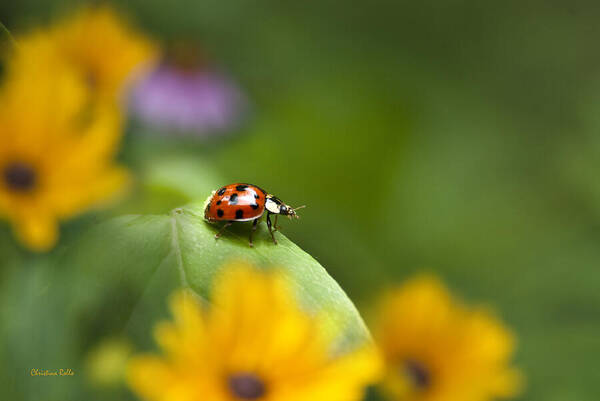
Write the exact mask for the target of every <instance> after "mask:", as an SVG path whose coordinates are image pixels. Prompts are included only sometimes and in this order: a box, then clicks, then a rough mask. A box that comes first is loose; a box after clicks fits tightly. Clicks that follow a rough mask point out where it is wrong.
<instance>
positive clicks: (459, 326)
mask: <svg viewBox="0 0 600 401" xmlns="http://www.w3.org/2000/svg"><path fill="white" fill-rule="evenodd" d="M379 312H380V313H379V319H378V322H377V323H378V324H377V326H376V330H375V337H376V340H377V342H378V343H379V345H380V348H381V350H382V353H383V354H384V357H385V359H386V365H387V368H386V374H385V378H384V379H383V381H382V383H381V389H382V392H383V393H384V394H385V395H387V396H388V398H389V399H392V400H406V401H484V400H490V399H493V398H496V397H510V396H513V395H516V394H517V393H518V391H519V388H520V374H519V372H518V371H517V370H515V369H514V368H512V367H510V366H509V362H510V358H511V356H512V353H513V350H514V338H513V336H512V334H511V333H510V331H508V329H506V328H505V327H504V325H503V324H502V322H500V321H499V320H498V319H497V318H495V317H494V316H493V315H492V314H491V313H489V312H488V311H486V310H483V309H478V308H469V307H467V306H465V305H462V304H460V303H459V302H457V301H456V300H455V299H453V298H452V296H451V294H450V293H449V292H448V290H447V289H446V288H445V287H444V286H443V285H442V283H441V282H439V281H438V280H437V279H436V278H434V277H431V276H420V277H416V278H414V279H412V280H409V281H408V282H407V283H405V284H404V285H403V286H401V287H400V288H397V289H395V290H393V291H392V292H391V293H390V294H388V295H387V296H386V297H384V300H383V302H382V305H381V307H380V309H379Z"/></svg>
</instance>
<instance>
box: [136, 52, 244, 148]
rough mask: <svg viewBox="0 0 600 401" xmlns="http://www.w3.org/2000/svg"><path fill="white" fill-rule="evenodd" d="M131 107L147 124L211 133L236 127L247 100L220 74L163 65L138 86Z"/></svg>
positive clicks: (198, 133) (204, 134) (203, 134)
mask: <svg viewBox="0 0 600 401" xmlns="http://www.w3.org/2000/svg"><path fill="white" fill-rule="evenodd" d="M130 108H131V111H132V112H133V113H134V114H135V115H136V116H137V118H138V119H139V120H140V121H141V122H142V123H143V124H145V125H149V126H152V127H157V128H159V129H167V130H171V131H177V132H179V133H194V134H197V135H201V136H208V135H210V134H213V133H220V132H223V131H225V130H228V129H231V128H233V127H234V126H235V125H236V124H237V123H238V122H239V120H240V119H241V117H242V115H243V114H244V112H245V109H246V102H245V99H244V97H243V95H242V94H241V92H240V90H239V89H238V88H237V87H236V86H235V85H234V84H233V83H232V82H231V81H230V80H228V79H227V78H226V77H225V76H224V75H222V74H220V73H217V72H215V71H209V70H206V69H193V70H190V69H181V68H178V67H176V66H172V65H169V64H161V65H159V66H158V67H157V68H156V69H154V70H153V71H151V72H150V73H149V74H148V75H146V76H145V77H142V78H141V79H140V80H139V81H138V82H137V83H136V84H135V85H134V87H133V88H132V92H131V98H130Z"/></svg>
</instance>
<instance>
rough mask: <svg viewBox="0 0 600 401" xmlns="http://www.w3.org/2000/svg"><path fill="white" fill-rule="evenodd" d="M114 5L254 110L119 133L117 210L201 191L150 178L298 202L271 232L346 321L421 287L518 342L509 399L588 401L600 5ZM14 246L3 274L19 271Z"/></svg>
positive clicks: (594, 395) (598, 321)
mask: <svg viewBox="0 0 600 401" xmlns="http://www.w3.org/2000/svg"><path fill="white" fill-rule="evenodd" d="M74 4H76V3H73V2H64V1H43V2H42V1H35V0H21V1H19V2H2V4H0V21H2V22H4V23H5V25H6V26H8V27H9V28H10V29H12V30H19V29H22V28H26V27H28V26H30V25H32V24H36V23H39V22H40V21H44V20H47V19H48V18H50V16H52V15H54V14H56V13H60V11H61V10H67V9H69V8H71V7H73V5H74ZM118 5H119V6H121V7H122V8H123V9H124V10H126V11H128V12H129V13H130V14H131V15H132V16H133V17H134V18H135V19H136V20H137V22H138V23H139V24H140V25H141V26H142V27H144V28H145V29H146V30H147V31H148V32H150V33H151V34H153V35H154V36H155V37H157V38H162V39H168V38H180V37H186V38H191V39H194V40H198V41H199V43H201V44H202V46H203V47H204V49H205V50H206V52H207V54H209V55H210V57H211V58H212V59H213V60H215V61H216V62H217V63H218V64H219V65H220V66H221V67H222V68H223V69H224V70H226V71H228V72H229V73H230V74H231V75H232V76H233V77H234V79H235V80H237V82H238V83H239V84H240V86H241V87H242V88H243V90H244V91H245V93H246V94H247V96H248V98H249V100H250V102H251V106H252V115H251V118H250V119H249V121H247V122H246V123H245V124H244V125H243V126H242V128H241V129H240V130H239V132H235V133H233V134H232V135H229V136H228V137H227V138H223V139H213V140H210V141H208V142H193V141H191V140H180V141H178V142H173V141H169V140H168V139H161V138H158V137H150V138H148V137H144V135H143V133H142V132H139V128H136V127H135V126H133V125H132V127H131V129H130V132H129V137H128V139H127V143H126V146H125V151H124V156H123V158H124V159H125V160H126V161H128V162H130V163H131V164H132V165H134V166H137V168H138V169H139V170H140V171H142V172H143V173H145V174H147V175H148V176H150V177H151V178H150V179H149V181H148V182H151V184H152V183H153V182H154V184H156V185H148V186H147V188H146V189H147V190H148V191H150V192H152V193H153V195H152V196H146V197H144V196H143V195H139V198H138V199H135V198H134V199H130V200H129V201H128V202H126V203H125V204H124V205H123V206H122V207H121V209H120V211H128V212H140V211H153V212H164V211H168V210H169V209H171V208H172V207H175V206H179V205H180V204H182V203H185V202H187V201H188V200H189V199H188V198H190V199H191V198H195V197H201V196H200V194H203V193H204V192H203V191H204V190H205V189H204V188H203V187H202V185H200V189H198V190H197V192H194V191H195V190H194V189H190V188H186V189H185V190H183V189H182V190H181V191H177V190H172V189H169V188H168V185H167V186H165V185H162V184H161V183H164V182H165V181H170V178H169V175H168V174H166V173H164V171H165V170H164V169H162V170H161V169H160V168H158V170H159V171H158V172H157V171H156V170H157V167H156V166H157V165H158V166H165V165H166V166H169V167H168V168H173V170H172V171H173V172H174V174H175V175H178V176H179V177H181V176H184V175H185V176H189V177H192V179H193V178H196V179H199V180H200V181H202V182H210V184H211V185H213V182H218V183H219V184H218V185H221V184H223V185H224V184H227V183H229V182H236V181H239V182H251V183H256V184H257V185H260V186H262V187H264V188H266V189H267V190H269V191H271V192H272V193H274V194H276V195H277V196H279V197H280V198H281V199H282V200H284V201H285V202H287V203H290V204H292V205H302V204H306V205H307V208H306V209H304V210H302V212H301V216H302V218H301V220H298V221H295V222H289V221H287V220H285V221H283V222H282V224H281V225H282V227H283V232H284V233H285V234H286V235H287V236H288V237H289V238H291V239H292V240H293V241H294V242H296V243H297V244H298V245H299V246H301V247H302V248H303V249H304V250H306V251H307V252H308V253H309V254H311V255H312V256H314V257H315V258H316V259H317V260H318V261H319V262H320V263H321V264H322V265H323V266H325V267H326V268H327V269H328V271H329V272H330V273H331V275H332V276H333V277H334V278H336V279H337V280H338V282H339V283H340V284H341V286H342V287H343V288H344V289H345V290H346V291H347V292H348V294H349V295H350V297H351V298H352V299H353V300H355V302H357V304H358V305H359V306H363V307H365V308H366V307H368V305H369V304H370V303H371V301H372V299H373V298H374V297H376V296H377V295H378V294H379V293H380V290H381V288H382V286H387V285H390V284H392V283H394V282H397V281H400V280H401V279H403V278H405V277H408V276H409V275H410V274H412V273H413V272H415V271H420V270H422V269H426V270H429V271H434V272H436V273H438V274H439V275H441V276H442V277H443V278H444V279H445V280H446V282H447V283H448V284H449V286H450V287H451V288H452V289H453V290H455V291H456V292H457V293H458V294H460V295H461V296H463V297H464V298H465V299H467V300H469V301H473V302H483V303H487V304H489V305H491V306H492V307H493V308H495V309H496V310H497V311H498V313H499V314H500V315H501V316H502V317H503V318H504V319H505V320H506V322H507V323H508V324H509V325H510V326H511V327H513V328H514V330H515V332H516V334H517V336H518V340H519V344H518V352H517V358H516V362H517V364H518V365H519V366H520V367H522V368H523V370H524V371H525V374H526V376H527V389H526V392H525V393H524V394H523V395H522V396H521V397H520V399H522V400H539V401H542V400H544V401H565V400H596V399H600V367H599V365H598V362H597V359H598V356H600V180H599V179H598V174H597V172H598V171H599V168H600V135H599V133H598V132H599V129H600V117H598V116H599V113H598V109H599V108H600V50H599V48H598V39H597V38H598V37H600V24H598V21H600V6H599V5H598V3H596V2H592V1H572V2H559V1H527V2H522V1H505V2H498V3H493V2H477V1H445V2H439V1H425V2H402V1H371V2H352V3H350V2H339V1H331V0H329V1H327V0H326V1H319V2H281V1H262V2H251V1H242V0H233V1H227V2H222V1H214V0H213V1H192V0H187V1H183V0H173V1H170V2H164V1H158V0H132V1H122V2H119V3H118ZM149 154H151V155H153V156H152V157H151V158H149V157H148V156H147V155H149ZM183 159H185V160H188V161H189V164H186V162H181V161H178V162H172V161H173V160H183ZM161 163H162V164H161ZM168 168H167V170H168ZM161 174H163V175H162V176H161ZM165 174H166V175H165ZM165 177H166V178H165ZM152 180H154V181H152ZM203 180H204V181H203ZM183 182H185V180H184V181H183ZM181 185H182V186H185V185H186V184H185V183H184V184H181ZM142 198H144V199H146V200H143V199H142ZM148 199H152V200H148ZM157 199H158V200H157ZM97 218H99V217H98V216H92V217H87V219H97ZM77 224H84V223H83V222H82V221H79V222H73V223H70V224H69V225H68V226H67V227H66V232H65V235H64V238H63V243H68V241H69V232H76V226H77ZM7 232H8V230H7V229H5V230H4V231H3V234H2V235H3V236H5V237H6V236H8V234H7ZM11 241H12V240H11V239H10V238H3V240H2V242H1V245H0V246H1V247H2V248H1V249H0V251H1V252H2V256H3V258H4V260H5V262H3V263H4V266H3V269H4V271H5V272H7V271H12V270H14V269H12V270H11V265H16V264H18V263H17V262H15V261H16V260H19V258H26V257H28V256H27V255H25V253H24V252H21V251H16V250H14V247H13V246H12V243H11ZM38 261H39V262H40V263H42V262H41V261H40V260H38ZM33 265H35V260H34V263H33ZM30 268H31V269H32V270H33V269H34V267H30ZM29 273H31V271H30V272H29ZM26 274H28V272H26V271H25V272H23V271H22V272H21V273H19V274H18V275H19V277H21V276H24V275H26ZM3 277H8V274H5V275H4V276H3ZM21 279H22V277H21ZM3 280H4V282H3V288H5V289H6V288H7V287H9V283H10V287H11V288H12V290H13V291H14V293H12V294H11V295H10V296H11V297H18V296H19V293H21V292H20V291H17V290H16V289H15V284H14V283H15V282H16V281H10V282H9V281H7V280H8V279H6V278H5V279H3ZM11 280H18V279H17V278H11ZM23 280H25V279H23ZM26 280H28V282H29V283H33V282H34V281H35V280H38V281H41V282H43V281H44V280H43V278H40V277H37V278H35V279H32V278H27V279H26ZM32 285H33V284H32ZM23 291H27V290H23ZM31 291H34V290H33V289H31ZM4 296H8V295H7V292H5V294H4ZM34 309H35V308H34ZM16 323H17V324H18V322H16ZM32 329H34V328H32Z"/></svg>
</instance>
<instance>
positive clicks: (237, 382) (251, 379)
mask: <svg viewBox="0 0 600 401" xmlns="http://www.w3.org/2000/svg"><path fill="white" fill-rule="evenodd" d="M227 384H228V385H229V390H231V392H232V393H233V395H235V396H236V397H237V398H240V399H242V400H256V399H258V398H260V397H262V396H263V395H264V394H265V384H264V383H263V381H262V380H260V379H259V378H258V377H256V375H253V374H251V373H238V374H235V375H232V376H229V381H228V383H227Z"/></svg>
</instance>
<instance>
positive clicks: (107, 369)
mask: <svg viewBox="0 0 600 401" xmlns="http://www.w3.org/2000/svg"><path fill="white" fill-rule="evenodd" d="M130 354H131V345H130V344H129V343H128V342H126V341H124V340H123V339H118V338H111V339H106V340H104V341H102V342H101V343H99V344H98V345H97V346H96V347H94V348H93V349H92V350H91V351H90V353H89V354H88V355H87V357H86V361H85V362H86V363H85V373H86V377H87V379H88V380H89V381H90V383H91V384H93V385H95V386H98V387H115V386H117V385H119V384H121V383H122V381H123V379H124V377H125V369H126V366H127V362H128V360H129V355H130Z"/></svg>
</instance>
